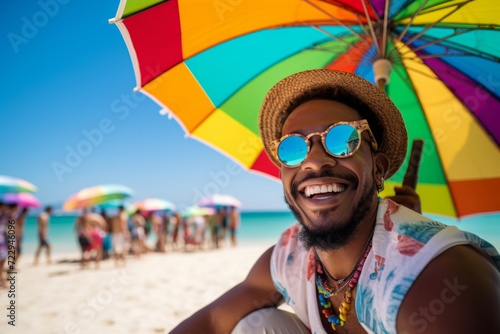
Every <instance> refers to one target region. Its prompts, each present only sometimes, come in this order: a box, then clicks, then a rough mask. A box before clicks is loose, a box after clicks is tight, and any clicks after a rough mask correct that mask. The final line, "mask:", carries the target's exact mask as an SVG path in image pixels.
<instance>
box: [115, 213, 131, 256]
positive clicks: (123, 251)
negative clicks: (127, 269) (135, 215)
mask: <svg viewBox="0 0 500 334" xmlns="http://www.w3.org/2000/svg"><path fill="white" fill-rule="evenodd" d="M127 221H128V216H127V213H126V212H125V207H124V206H123V205H120V206H119V208H118V214H117V215H116V216H115V217H113V219H112V221H111V238H112V243H113V256H114V259H115V265H119V264H120V261H121V262H122V264H123V265H125V258H126V255H127V252H128V245H127V244H128V242H129V241H130V232H129V229H128V225H127Z"/></svg>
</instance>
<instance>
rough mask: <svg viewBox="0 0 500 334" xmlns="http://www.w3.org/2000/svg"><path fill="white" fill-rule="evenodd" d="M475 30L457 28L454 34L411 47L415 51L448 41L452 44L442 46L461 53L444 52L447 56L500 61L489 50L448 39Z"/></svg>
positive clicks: (499, 58)
mask: <svg viewBox="0 0 500 334" xmlns="http://www.w3.org/2000/svg"><path fill="white" fill-rule="evenodd" d="M455 30H456V29H455ZM473 30H476V29H467V30H456V31H455V33H453V34H451V35H449V36H446V37H442V38H440V39H437V40H433V41H432V42H427V43H426V44H424V45H421V46H419V47H416V48H414V49H411V50H412V51H414V52H415V51H419V50H422V49H425V48H426V47H428V46H432V45H434V44H437V43H439V42H443V41H447V42H448V43H447V44H451V45H446V44H443V45H442V47H444V48H445V49H447V50H449V49H454V50H456V51H458V52H461V53H460V54H444V55H447V56H475V57H480V58H483V59H488V60H491V61H494V62H499V61H500V57H497V56H495V55H492V54H489V53H487V52H482V51H478V50H474V49H471V48H469V47H467V46H465V45H462V44H458V43H453V42H451V41H448V39H450V38H451V37H454V36H458V35H461V34H465V33H468V32H471V31H473ZM422 40H424V41H425V40H428V39H424V38H423V39H422ZM409 52H410V51H406V52H405V53H403V54H402V56H404V55H406V54H408V53H409ZM427 58H431V57H429V56H428V57H427Z"/></svg>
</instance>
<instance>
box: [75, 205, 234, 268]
mask: <svg viewBox="0 0 500 334" xmlns="http://www.w3.org/2000/svg"><path fill="white" fill-rule="evenodd" d="M96 215H97V216H98V217H101V218H102V220H100V219H98V218H96ZM101 221H102V222H104V224H103V223H101ZM239 223H240V214H239V211H238V210H237V208H234V207H219V208H217V209H216V210H215V212H214V213H213V214H199V215H192V216H187V217H183V216H182V215H181V213H179V212H169V211H141V210H135V211H134V212H133V213H127V211H126V210H125V207H124V206H120V207H119V208H118V211H117V213H116V214H115V215H113V216H109V215H108V213H107V212H106V210H101V211H100V212H99V213H98V212H96V211H95V210H88V209H87V208H84V209H83V210H82V212H81V214H80V215H79V216H78V217H77V219H76V221H75V232H76V235H77V239H78V244H79V245H80V250H81V260H80V263H81V267H82V268H85V267H86V266H87V264H88V262H89V261H91V260H93V261H94V262H95V266H96V267H98V266H99V262H100V261H101V260H102V259H107V258H113V259H114V261H115V264H116V265H122V264H124V263H125V261H126V256H127V255H133V256H134V257H135V258H140V256H141V255H142V254H145V253H148V252H161V253H165V252H167V250H172V251H174V250H180V249H183V250H185V251H191V250H195V249H198V250H201V249H216V248H219V247H221V246H223V245H224V244H225V242H226V239H227V238H229V240H230V243H231V245H232V246H236V245H237V230H238V228H239ZM150 240H151V242H149V241H150Z"/></svg>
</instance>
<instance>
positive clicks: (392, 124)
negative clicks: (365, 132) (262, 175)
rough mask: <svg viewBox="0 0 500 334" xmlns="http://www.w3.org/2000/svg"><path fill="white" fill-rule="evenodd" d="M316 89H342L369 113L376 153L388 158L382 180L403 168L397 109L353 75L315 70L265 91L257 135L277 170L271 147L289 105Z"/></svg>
mask: <svg viewBox="0 0 500 334" xmlns="http://www.w3.org/2000/svg"><path fill="white" fill-rule="evenodd" d="M320 88H331V89H332V90H333V89H336V88H342V89H344V90H346V91H347V92H349V93H350V94H351V95H353V96H354V97H355V98H357V99H359V100H360V101H362V102H363V103H364V104H365V105H366V106H367V107H368V108H370V109H371V111H372V113H373V115H374V116H375V117H376V118H377V119H378V121H379V124H381V125H382V126H381V133H380V135H379V136H378V137H379V138H381V139H379V142H378V146H379V147H378V151H380V152H383V153H384V154H385V155H387V157H388V158H389V162H390V166H389V169H388V171H387V174H386V178H389V177H391V176H392V175H394V174H395V173H396V172H397V170H398V169H399V168H400V167H401V165H402V164H403V161H404V158H405V156H406V150H407V147H408V134H407V132H406V126H405V124H404V121H403V118H402V116H401V113H400V111H399V109H398V108H397V107H396V106H395V105H394V103H393V102H392V101H391V99H390V98H389V97H388V96H387V94H385V93H384V92H383V91H382V90H380V89H379V88H378V87H376V86H375V85H374V84H372V83H370V82H369V81H367V80H365V79H363V78H361V77H359V76H357V75H355V74H352V73H348V72H343V71H336V70H326V69H319V70H309V71H303V72H299V73H295V74H292V75H290V76H288V77H286V78H284V79H282V80H281V81H279V82H278V83H277V84H276V85H274V86H273V87H272V88H271V90H269V92H268V93H267V95H266V97H265V98H264V101H263V103H262V106H261V109H260V113H259V131H260V135H261V138H262V142H263V143H264V148H265V150H266V152H267V154H268V156H269V157H270V159H271V160H272V161H273V162H274V163H275V164H276V165H277V166H280V162H279V161H278V159H277V158H276V157H275V156H274V153H273V152H272V149H271V143H272V142H273V141H275V140H277V139H279V138H281V129H282V127H283V122H284V120H285V119H286V116H287V115H286V113H287V111H288V109H289V107H290V105H291V103H292V102H293V101H294V100H296V99H297V98H298V97H300V96H303V94H304V93H305V92H307V91H311V90H316V89H320ZM372 130H373V129H372ZM376 136H377V135H376Z"/></svg>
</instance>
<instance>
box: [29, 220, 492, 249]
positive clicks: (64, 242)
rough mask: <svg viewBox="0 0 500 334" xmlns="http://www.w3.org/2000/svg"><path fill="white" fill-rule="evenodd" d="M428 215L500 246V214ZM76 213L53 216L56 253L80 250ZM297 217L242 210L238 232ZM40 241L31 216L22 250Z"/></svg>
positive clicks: (274, 230) (246, 234) (254, 232)
mask: <svg viewBox="0 0 500 334" xmlns="http://www.w3.org/2000/svg"><path fill="white" fill-rule="evenodd" d="M428 216H429V217H431V218H433V219H435V220H437V221H440V222H442V223H445V224H448V225H456V226H458V227H459V228H460V229H462V230H465V231H469V232H472V233H475V234H477V235H478V236H480V237H482V238H483V239H485V240H487V241H488V242H490V243H492V244H493V245H494V246H495V247H496V248H497V249H498V250H500V215H498V214H495V215H484V216H477V217H471V218H467V219H464V220H462V221H460V222H457V221H456V220H454V219H451V218H447V217H441V216H431V215H428ZM75 218H76V217H75V216H55V215H53V216H51V218H50V231H49V240H50V242H51V244H52V246H53V247H52V248H53V251H54V252H55V253H78V252H79V248H78V244H77V240H76V236H75V234H74V230H73V226H74V223H75ZM294 221H295V219H294V216H293V214H292V213H291V212H242V213H241V226H240V229H239V232H238V236H239V241H240V243H241V244H247V243H256V242H258V243H269V244H272V243H273V242H274V241H275V240H277V238H278V237H279V235H280V234H281V232H283V231H284V230H285V229H286V228H287V227H288V226H289V225H291V224H292V223H293V222H294ZM37 245H38V237H37V230H36V217H28V218H27V220H26V229H25V234H24V240H23V253H24V254H26V255H28V254H33V253H34V252H35V249H36V247H37Z"/></svg>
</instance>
